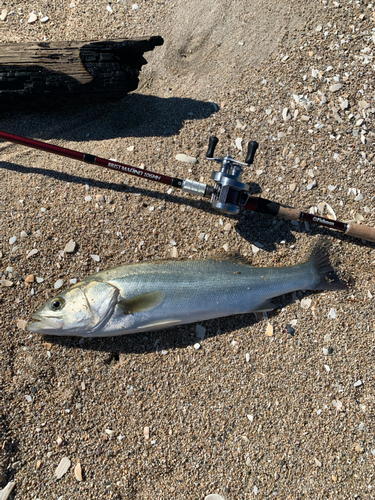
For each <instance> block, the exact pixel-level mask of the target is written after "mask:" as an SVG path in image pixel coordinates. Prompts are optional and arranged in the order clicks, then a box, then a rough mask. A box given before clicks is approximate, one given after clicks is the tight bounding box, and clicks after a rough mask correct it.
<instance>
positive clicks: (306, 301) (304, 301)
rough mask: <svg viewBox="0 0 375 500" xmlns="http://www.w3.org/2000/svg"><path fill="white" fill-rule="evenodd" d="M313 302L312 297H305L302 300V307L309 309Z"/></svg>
mask: <svg viewBox="0 0 375 500" xmlns="http://www.w3.org/2000/svg"><path fill="white" fill-rule="evenodd" d="M311 302H312V299H310V297H304V298H303V299H302V300H301V307H302V309H309V307H310V306H311Z"/></svg>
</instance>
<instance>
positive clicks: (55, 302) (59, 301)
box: [51, 297, 65, 311]
mask: <svg viewBox="0 0 375 500" xmlns="http://www.w3.org/2000/svg"><path fill="white" fill-rule="evenodd" d="M64 306H65V300H64V299H63V298H61V297H56V298H55V299H52V300H51V308H52V309H53V310H54V311H59V310H60V309H62V308H63V307H64Z"/></svg>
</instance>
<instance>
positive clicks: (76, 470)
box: [74, 461, 83, 481]
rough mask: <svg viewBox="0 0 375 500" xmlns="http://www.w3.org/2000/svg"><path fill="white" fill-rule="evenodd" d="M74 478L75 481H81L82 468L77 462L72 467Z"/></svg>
mask: <svg viewBox="0 0 375 500" xmlns="http://www.w3.org/2000/svg"><path fill="white" fill-rule="evenodd" d="M74 477H75V478H76V479H77V481H83V478H82V467H81V464H80V462H79V461H78V462H77V465H76V466H75V467H74Z"/></svg>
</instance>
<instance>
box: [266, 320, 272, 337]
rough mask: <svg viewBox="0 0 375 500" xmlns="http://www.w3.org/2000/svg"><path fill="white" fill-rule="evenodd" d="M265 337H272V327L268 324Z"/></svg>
mask: <svg viewBox="0 0 375 500" xmlns="http://www.w3.org/2000/svg"><path fill="white" fill-rule="evenodd" d="M266 335H267V336H268V337H272V335H273V326H272V325H271V324H270V323H268V325H267V328H266Z"/></svg>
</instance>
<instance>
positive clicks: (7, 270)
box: [5, 267, 13, 273]
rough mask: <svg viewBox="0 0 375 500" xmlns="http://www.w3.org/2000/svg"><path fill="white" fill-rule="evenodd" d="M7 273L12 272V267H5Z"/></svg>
mask: <svg viewBox="0 0 375 500" xmlns="http://www.w3.org/2000/svg"><path fill="white" fill-rule="evenodd" d="M5 270H6V272H7V273H12V272H13V267H7V268H6V269H5Z"/></svg>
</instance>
